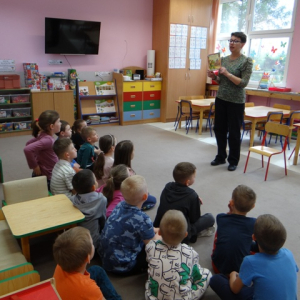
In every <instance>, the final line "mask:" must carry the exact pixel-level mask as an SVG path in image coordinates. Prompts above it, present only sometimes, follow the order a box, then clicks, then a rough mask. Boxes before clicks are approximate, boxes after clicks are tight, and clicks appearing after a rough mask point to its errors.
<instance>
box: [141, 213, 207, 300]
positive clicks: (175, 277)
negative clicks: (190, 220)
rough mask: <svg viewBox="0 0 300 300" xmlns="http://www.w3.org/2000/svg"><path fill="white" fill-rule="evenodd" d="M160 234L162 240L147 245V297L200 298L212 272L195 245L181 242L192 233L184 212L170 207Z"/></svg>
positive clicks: (163, 219)
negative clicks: (194, 247) (204, 264)
mask: <svg viewBox="0 0 300 300" xmlns="http://www.w3.org/2000/svg"><path fill="white" fill-rule="evenodd" d="M159 234H160V235H161V237H162V241H153V240H152V241H150V242H149V243H148V244H147V245H146V249H145V250H146V255H147V261H148V280H147V282H146V293H145V296H146V300H151V299H158V300H163V299H166V298H167V299H185V300H198V299H200V298H201V297H202V296H203V294H204V293H205V291H206V289H207V287H208V285H209V280H210V277H211V272H210V271H209V270H208V269H204V268H201V266H200V265H199V255H198V253H197V252H196V251H195V250H194V249H193V248H192V247H189V246H188V245H186V244H181V241H182V240H183V239H184V238H185V237H186V236H187V234H188V233H187V222H186V219H185V217H184V215H183V213H182V212H181V211H179V210H174V209H171V210H168V211H167V212H166V213H165V214H164V216H163V217H162V219H161V222H160V229H159ZM164 253H165V254H166V253H167V255H165V254H164ZM164 266H167V268H164ZM171 282H172V283H171ZM175 295H176V296H175Z"/></svg>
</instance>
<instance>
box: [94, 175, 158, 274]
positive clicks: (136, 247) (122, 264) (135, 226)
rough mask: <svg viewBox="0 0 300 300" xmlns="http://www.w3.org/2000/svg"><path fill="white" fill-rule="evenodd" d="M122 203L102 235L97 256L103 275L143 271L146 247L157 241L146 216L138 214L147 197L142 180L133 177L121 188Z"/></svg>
mask: <svg viewBox="0 0 300 300" xmlns="http://www.w3.org/2000/svg"><path fill="white" fill-rule="evenodd" d="M121 193H122V195H123V196H124V199H125V201H121V202H120V203H119V204H118V205H117V206H116V207H115V209H114V210H113V212H112V213H111V215H110V217H109V218H108V219H107V220H106V223H105V226H104V229H103V230H102V232H101V237H100V248H99V251H98V253H99V255H100V257H101V259H102V265H103V268H104V269H105V270H106V271H109V272H114V273H119V274H124V275H129V274H135V273H140V272H143V271H146V269H147V262H146V254H145V251H144V249H145V245H146V244H148V243H149V241H150V240H152V239H158V238H159V236H158V235H157V232H158V228H154V227H153V224H152V221H151V219H150V217H149V216H148V215H146V214H145V213H144V212H142V211H141V208H142V205H143V203H144V202H145V201H146V199H147V197H148V189H147V183H146V180H145V178H144V177H142V176H139V175H133V176H131V177H128V178H126V179H125V180H124V181H123V182H122V184H121Z"/></svg>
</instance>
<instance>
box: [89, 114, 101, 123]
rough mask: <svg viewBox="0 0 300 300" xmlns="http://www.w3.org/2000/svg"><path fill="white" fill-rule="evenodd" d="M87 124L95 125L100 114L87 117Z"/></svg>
mask: <svg viewBox="0 0 300 300" xmlns="http://www.w3.org/2000/svg"><path fill="white" fill-rule="evenodd" d="M87 123H88V124H89V125H95V124H99V123H100V116H89V117H88V119H87Z"/></svg>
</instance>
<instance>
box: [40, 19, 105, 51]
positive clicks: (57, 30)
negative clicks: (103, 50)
mask: <svg viewBox="0 0 300 300" xmlns="http://www.w3.org/2000/svg"><path fill="white" fill-rule="evenodd" d="M100 27H101V22H94V21H82V20H69V19H57V18H45V53H47V54H65V55H67V54H98V51H99V40H100Z"/></svg>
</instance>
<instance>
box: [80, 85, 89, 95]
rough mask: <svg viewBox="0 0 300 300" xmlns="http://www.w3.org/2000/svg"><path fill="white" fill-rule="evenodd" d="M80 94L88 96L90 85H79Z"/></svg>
mask: <svg viewBox="0 0 300 300" xmlns="http://www.w3.org/2000/svg"><path fill="white" fill-rule="evenodd" d="M79 95H80V96H88V95H89V87H88V86H80V87H79Z"/></svg>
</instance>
